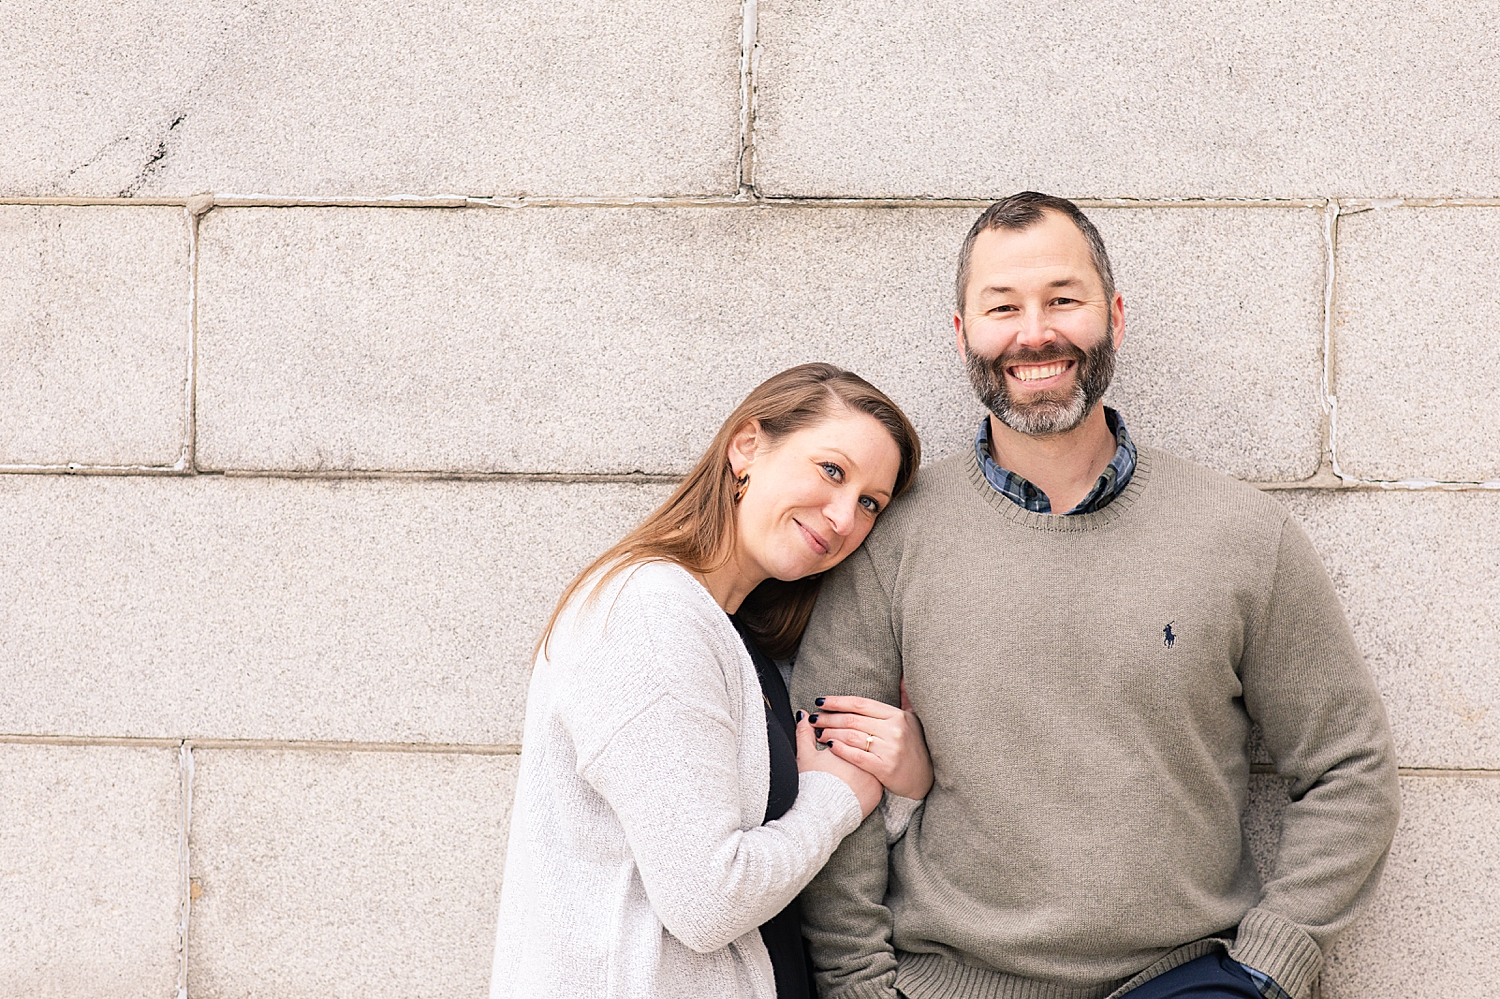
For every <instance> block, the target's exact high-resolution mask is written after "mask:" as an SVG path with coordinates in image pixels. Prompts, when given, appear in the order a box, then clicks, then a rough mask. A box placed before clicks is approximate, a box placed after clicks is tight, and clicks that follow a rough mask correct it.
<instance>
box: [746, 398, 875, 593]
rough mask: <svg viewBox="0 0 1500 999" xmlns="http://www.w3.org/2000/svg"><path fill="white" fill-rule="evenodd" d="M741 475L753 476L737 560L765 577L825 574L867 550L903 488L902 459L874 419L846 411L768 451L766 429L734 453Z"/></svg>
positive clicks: (750, 430) (751, 430) (749, 433)
mask: <svg viewBox="0 0 1500 999" xmlns="http://www.w3.org/2000/svg"><path fill="white" fill-rule="evenodd" d="M729 456H730V465H731V467H732V468H733V469H734V471H735V473H736V474H737V475H738V474H740V473H743V472H749V473H750V483H749V485H748V486H747V487H746V489H745V495H744V499H742V500H741V501H740V503H739V525H738V536H737V538H736V541H737V545H736V553H735V554H736V558H737V561H738V562H739V563H740V569H741V571H743V572H746V573H750V574H753V575H757V576H759V577H760V578H775V579H781V580H792V579H800V578H802V577H803V576H807V575H811V574H812V573H815V572H824V571H826V570H828V569H831V568H833V567H834V566H836V565H838V564H839V563H840V562H842V561H843V560H844V559H845V558H846V557H848V555H849V553H851V552H852V551H854V549H856V548H858V547H859V546H860V543H861V542H862V541H864V540H865V536H866V535H867V534H869V533H870V528H871V527H873V526H874V525H875V515H876V514H877V513H879V512H880V511H881V510H883V509H885V505H886V504H887V503H889V502H890V500H891V491H892V490H893V489H894V488H895V485H896V472H897V471H898V469H899V468H900V464H901V455H900V452H899V451H898V450H897V448H896V442H895V441H893V440H892V439H891V435H890V434H889V433H887V432H886V430H885V428H884V427H882V426H881V425H880V424H879V423H878V422H877V421H876V420H875V418H874V417H872V416H868V415H866V414H864V413H859V412H849V411H847V410H846V411H841V412H839V413H838V415H835V416H831V417H829V418H828V419H826V420H824V421H823V422H821V423H818V424H815V425H813V426H811V427H808V428H806V429H805V430H799V431H797V432H796V433H794V434H789V435H788V436H787V437H785V438H784V439H782V440H780V441H777V442H776V443H775V444H774V445H768V442H767V441H766V439H765V438H764V436H760V435H759V428H758V427H755V426H753V425H752V426H751V427H747V428H746V429H745V430H742V431H740V433H739V434H737V435H736V436H735V438H734V440H733V441H731V442H730V448H729Z"/></svg>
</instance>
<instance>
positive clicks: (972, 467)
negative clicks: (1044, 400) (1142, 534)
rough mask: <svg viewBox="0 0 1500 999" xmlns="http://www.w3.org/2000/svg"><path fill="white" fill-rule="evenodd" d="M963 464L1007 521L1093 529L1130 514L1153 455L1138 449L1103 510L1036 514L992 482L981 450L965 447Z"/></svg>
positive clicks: (1038, 527) (1143, 488)
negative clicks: (981, 459) (981, 460)
mask: <svg viewBox="0 0 1500 999" xmlns="http://www.w3.org/2000/svg"><path fill="white" fill-rule="evenodd" d="M963 463H964V470H965V472H966V473H967V474H968V478H969V482H970V484H971V485H972V486H973V487H974V491H975V492H976V493H977V494H978V495H979V496H980V497H981V498H983V500H984V501H985V502H986V503H988V504H989V505H990V506H991V507H992V508H993V509H994V510H995V512H996V513H998V514H1000V516H1001V517H1003V518H1005V519H1006V520H1009V521H1012V522H1014V523H1016V524H1018V525H1020V526H1023V527H1029V528H1032V529H1033V530H1039V531H1093V530H1098V529H1099V528H1101V527H1104V526H1106V525H1108V524H1113V523H1114V522H1115V521H1117V520H1120V519H1122V518H1124V517H1125V516H1127V515H1128V514H1129V513H1130V509H1131V507H1132V506H1134V505H1135V503H1136V501H1137V500H1138V499H1140V497H1141V496H1142V495H1143V494H1144V493H1145V491H1146V489H1147V488H1148V487H1149V486H1150V483H1151V466H1152V455H1151V449H1150V448H1137V449H1136V455H1135V471H1134V473H1133V474H1132V475H1131V476H1130V481H1129V482H1128V483H1126V485H1125V488H1124V489H1123V490H1121V491H1120V493H1118V494H1117V495H1116V496H1115V498H1114V500H1113V501H1112V502H1111V503H1110V504H1109V505H1108V506H1105V507H1103V508H1102V509H1096V510H1094V511H1092V512H1090V513H1074V514H1051V513H1034V512H1033V511H1031V510H1027V509H1025V508H1024V507H1022V506H1019V505H1018V504H1016V503H1015V502H1014V501H1013V500H1011V499H1010V498H1008V497H1006V496H1005V495H1003V494H1001V493H1000V492H999V491H997V490H996V489H995V487H994V486H992V485H991V484H990V482H989V480H988V479H987V478H986V477H985V474H984V469H982V468H981V467H980V466H979V455H978V452H977V451H976V450H975V449H973V448H966V449H965V450H964V457H963Z"/></svg>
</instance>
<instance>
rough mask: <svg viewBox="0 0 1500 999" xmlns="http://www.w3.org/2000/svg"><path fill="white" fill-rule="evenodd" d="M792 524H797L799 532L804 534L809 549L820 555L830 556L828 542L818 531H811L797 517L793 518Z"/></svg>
mask: <svg viewBox="0 0 1500 999" xmlns="http://www.w3.org/2000/svg"><path fill="white" fill-rule="evenodd" d="M792 523H794V524H796V525H797V528H798V530H800V531H801V532H802V537H803V538H804V539H805V540H806V541H807V545H808V547H809V548H811V549H812V550H813V551H814V552H816V553H817V554H819V555H827V554H828V552H829V550H830V549H829V547H828V542H826V541H824V540H823V538H822V537H821V536H820V535H819V534H818V533H817V532H816V531H814V530H811V529H810V528H809V527H808V526H807V525H806V524H804V523H802V521H800V520H798V519H797V518H796V517H793V518H792Z"/></svg>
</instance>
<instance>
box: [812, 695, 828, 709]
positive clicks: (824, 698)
mask: <svg viewBox="0 0 1500 999" xmlns="http://www.w3.org/2000/svg"><path fill="white" fill-rule="evenodd" d="M826 700H828V698H826V697H820V698H818V699H817V700H816V701H813V703H814V704H816V705H817V706H818V707H820V708H821V707H822V706H823V702H824V701H826Z"/></svg>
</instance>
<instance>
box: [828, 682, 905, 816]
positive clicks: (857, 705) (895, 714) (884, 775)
mask: <svg viewBox="0 0 1500 999" xmlns="http://www.w3.org/2000/svg"><path fill="white" fill-rule="evenodd" d="M818 707H819V708H821V709H822V710H820V711H818V712H817V713H816V714H813V715H811V716H809V718H808V720H809V721H811V722H812V724H813V726H814V727H815V728H819V729H822V732H821V734H820V735H819V736H818V738H820V739H822V740H823V741H825V742H827V743H829V745H830V750H831V751H832V752H835V753H837V754H838V755H839V758H840V759H842V760H847V761H848V762H849V763H852V764H854V765H855V766H857V767H859V768H860V769H861V770H864V771H865V772H866V773H869V774H872V775H874V776H875V777H876V778H878V779H879V780H880V783H882V784H884V785H885V786H886V787H887V788H889V789H890V792H891V793H892V794H899V795H900V796H901V797H903V798H925V797H926V796H927V792H928V791H930V790H932V759H931V758H930V757H929V756H928V755H927V740H926V738H925V737H924V736H923V734H922V723H921V722H920V721H919V720H918V719H917V716H916V713H915V712H913V711H912V710H911V701H909V700H907V697H906V681H905V680H902V681H901V707H899V708H893V707H891V706H890V705H889V704H886V703H884V702H882V701H872V700H871V699H870V698H868V697H820V698H818Z"/></svg>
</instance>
